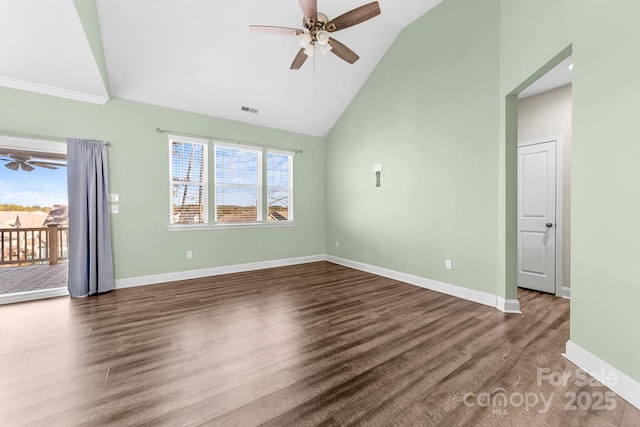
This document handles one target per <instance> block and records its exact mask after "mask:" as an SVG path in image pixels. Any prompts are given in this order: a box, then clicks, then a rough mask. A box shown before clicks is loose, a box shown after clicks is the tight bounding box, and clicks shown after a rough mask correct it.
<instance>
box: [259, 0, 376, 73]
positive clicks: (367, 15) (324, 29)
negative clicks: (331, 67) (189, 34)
mask: <svg viewBox="0 0 640 427" xmlns="http://www.w3.org/2000/svg"><path fill="white" fill-rule="evenodd" d="M298 1H299V2H300V8H301V9H302V14H303V15H304V17H303V19H302V26H303V28H302V29H298V28H288V27H273V26H266V25H251V26H250V27H249V28H250V30H251V31H254V32H258V33H268V34H283V35H291V36H297V37H298V43H299V44H300V47H301V48H300V50H299V51H298V54H297V55H296V57H295V58H294V60H293V62H292V63H291V67H290V68H291V69H292V70H298V69H300V67H302V64H304V61H306V60H307V58H308V57H310V56H313V53H314V50H315V46H316V44H317V45H319V46H320V50H321V51H322V53H323V54H324V55H326V54H327V53H328V52H329V51H331V52H333V53H334V54H335V55H336V56H338V57H339V58H341V59H343V60H345V61H347V62H348V63H349V64H353V63H354V62H356V61H357V60H358V59H360V57H359V56H358V55H357V54H356V53H355V52H354V51H352V50H351V49H349V48H348V47H347V46H345V45H344V44H342V43H340V42H339V41H338V40H336V39H334V38H333V37H331V36H330V34H331V33H334V32H336V31H339V30H343V29H345V28H349V27H353V26H354V25H357V24H360V23H362V22H364V21H367V20H369V19H371V18H373V17H375V16H378V15H380V6H379V5H378V2H377V1H374V2H372V3H369V4H365V5H363V6H360V7H358V8H355V9H353V10H351V11H349V12H346V13H344V14H342V15H340V16H338V17H337V18H334V19H332V20H329V18H328V17H327V15H325V14H324V13H322V12H318V2H317V0H298Z"/></svg>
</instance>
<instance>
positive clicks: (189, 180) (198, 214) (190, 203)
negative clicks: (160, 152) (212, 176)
mask: <svg viewBox="0 0 640 427" xmlns="http://www.w3.org/2000/svg"><path fill="white" fill-rule="evenodd" d="M169 143H170V156H171V158H170V162H169V167H170V173H169V176H170V179H171V216H170V224H172V225H178V224H207V223H208V222H209V215H208V211H209V207H208V192H209V190H208V181H209V177H208V152H207V150H208V141H201V140H194V139H184V138H172V137H170V138H169Z"/></svg>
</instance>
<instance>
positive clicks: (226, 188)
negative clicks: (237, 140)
mask: <svg viewBox="0 0 640 427" xmlns="http://www.w3.org/2000/svg"><path fill="white" fill-rule="evenodd" d="M215 159H216V162H215V168H216V169H215V170H216V174H215V176H216V177H215V186H216V223H230V222H258V221H262V149H260V148H247V147H242V146H236V145H231V144H224V145H216V146H215Z"/></svg>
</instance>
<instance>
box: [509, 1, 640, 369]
mask: <svg viewBox="0 0 640 427" xmlns="http://www.w3.org/2000/svg"><path fill="white" fill-rule="evenodd" d="M501 15H502V18H501V67H500V75H501V92H500V97H501V100H505V98H506V97H507V95H508V94H509V93H510V92H511V91H514V90H515V91H517V90H519V86H520V85H521V84H522V83H523V82H530V81H531V80H532V79H533V78H535V77H536V76H538V75H540V74H542V72H544V71H546V69H548V68H549V66H550V65H553V63H554V62H557V60H558V59H560V58H558V57H557V55H558V54H559V53H560V56H563V55H566V53H568V52H567V46H570V50H571V51H572V54H573V62H574V70H573V147H572V150H573V170H572V198H571V203H572V214H571V221H572V236H571V247H572V251H573V252H572V256H571V271H572V283H571V284H572V287H571V340H572V341H573V342H575V343H576V344H578V345H580V346H581V347H583V348H585V349H586V350H588V351H589V352H591V353H592V354H595V355H596V356H598V357H600V358H601V359H603V360H605V361H606V362H608V363H609V364H611V365H612V366H615V367H616V368H618V369H620V370H621V371H622V372H624V373H626V374H627V375H629V376H631V377H632V378H634V379H635V380H640V329H638V328H637V326H636V324H637V323H638V319H639V318H640V314H639V313H640V310H639V309H638V306H639V303H638V301H640V286H638V276H637V267H636V266H637V263H638V260H637V258H638V255H640V251H639V250H638V248H637V243H636V240H637V239H635V235H634V230H636V229H637V218H638V217H639V216H640V198H639V197H637V195H638V190H637V188H638V182H640V172H639V169H638V167H637V159H639V158H640V144H638V143H637V141H636V139H637V126H636V122H637V115H638V110H639V103H638V96H639V95H640V81H639V80H638V75H640V58H639V57H638V55H636V54H635V52H637V46H638V43H639V42H640V26H638V25H637V17H638V16H640V3H639V2H637V1H636V0H620V1H615V2H602V1H596V0H587V1H584V0H583V1H578V0H562V1H559V0H544V1H536V2H532V1H530V0H508V1H507V0H503V2H502V8H501ZM563 51H564V53H561V52H563ZM554 56H556V58H555V59H553V58H554ZM504 104H506V103H504V102H503V105H504ZM511 125H512V124H511V123H509V122H505V121H504V116H503V115H501V126H504V127H505V129H507V133H508V132H509V130H510V127H511ZM503 136H504V135H503ZM509 146H510V140H509V139H508V138H506V139H505V138H502V139H501V150H504V149H506V150H507V151H508V147H509ZM505 147H506V148H505ZM501 160H502V161H504V163H503V165H506V166H507V170H509V167H508V165H509V163H510V161H511V159H510V158H509V155H508V154H507V155H506V156H505V157H504V158H502V159H501ZM503 165H501V168H502V167H503ZM511 170H512V171H513V169H511ZM511 178H512V177H508V179H511ZM513 198H515V193H511V194H509V193H507V195H506V204H507V205H508V206H509V205H510V206H511V209H513V203H510V201H509V200H510V199H511V200H513ZM507 211H508V212H509V213H508V214H507V215H510V214H511V213H512V212H515V210H513V211H509V209H507ZM514 216H515V215H514ZM505 228H506V235H507V239H506V240H507V241H508V242H509V241H513V240H514V239H515V227H513V228H512V227H510V226H509V225H507V226H506V227H505ZM510 268H511V269H513V262H512V263H511V266H510ZM503 285H505V286H506V287H507V292H509V288H511V289H513V288H515V286H514V285H513V283H512V282H509V281H507V282H505V283H503Z"/></svg>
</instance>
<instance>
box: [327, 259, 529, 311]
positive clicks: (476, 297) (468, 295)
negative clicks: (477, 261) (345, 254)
mask: <svg viewBox="0 0 640 427" xmlns="http://www.w3.org/2000/svg"><path fill="white" fill-rule="evenodd" d="M326 259H327V261H329V262H332V263H334V264H339V265H343V266H345V267H349V268H354V269H356V270H361V271H366V272H367V273H371V274H376V275H378V276H383V277H388V278H389V279H394V280H398V281H400V282H404V283H408V284H410V285H415V286H420V287H421V288H425V289H430V290H432V291H436V292H440V293H443V294H447V295H451V296H454V297H457V298H462V299H465V300H468V301H473V302H477V303H479V304H483V305H488V306H489V307H495V308H497V309H498V310H500V311H504V312H505V313H520V303H519V302H518V300H505V299H504V298H500V299H501V300H502V303H500V304H499V303H498V299H499V297H496V296H495V295H493V294H490V293H488V292H483V291H477V290H475V289H469V288H464V287H462V286H457V285H452V284H450V283H445V282H439V281H437V280H431V279H427V278H424V277H420V276H415V275H413V274H407V273H402V272H400V271H395V270H389V269H387V268H382V267H377V266H375V265H370V264H365V263H362V262H358V261H352V260H350V259H345V258H339V257H336V256H333V255H327V256H326Z"/></svg>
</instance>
